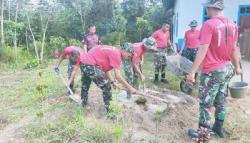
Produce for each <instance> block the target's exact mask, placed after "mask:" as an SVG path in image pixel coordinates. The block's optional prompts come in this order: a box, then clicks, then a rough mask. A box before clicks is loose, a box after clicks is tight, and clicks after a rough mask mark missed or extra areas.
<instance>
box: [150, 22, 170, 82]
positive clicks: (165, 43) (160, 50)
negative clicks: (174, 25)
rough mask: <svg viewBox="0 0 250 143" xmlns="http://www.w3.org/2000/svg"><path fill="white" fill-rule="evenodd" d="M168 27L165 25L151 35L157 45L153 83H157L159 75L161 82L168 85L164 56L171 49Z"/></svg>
mask: <svg viewBox="0 0 250 143" xmlns="http://www.w3.org/2000/svg"><path fill="white" fill-rule="evenodd" d="M169 29H170V25H169V24H167V23H165V24H163V25H162V28H161V29H159V30H157V31H155V32H154V33H153V34H152V37H153V38H154V39H155V40H156V43H157V52H156V53H155V55H154V64H155V80H154V82H155V83H158V80H159V75H161V81H162V82H164V83H168V81H167V79H166V75H165V74H166V73H165V72H166V56H167V53H168V50H169V47H171V41H170V32H169Z"/></svg>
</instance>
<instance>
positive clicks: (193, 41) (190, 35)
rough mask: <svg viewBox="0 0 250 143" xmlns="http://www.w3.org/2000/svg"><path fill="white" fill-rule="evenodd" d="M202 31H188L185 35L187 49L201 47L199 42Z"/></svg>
mask: <svg viewBox="0 0 250 143" xmlns="http://www.w3.org/2000/svg"><path fill="white" fill-rule="evenodd" d="M199 36H200V31H199V30H194V31H193V30H188V31H187V32H186V33H185V43H186V47H187V48H191V49H193V48H198V47H199V45H200V41H199Z"/></svg>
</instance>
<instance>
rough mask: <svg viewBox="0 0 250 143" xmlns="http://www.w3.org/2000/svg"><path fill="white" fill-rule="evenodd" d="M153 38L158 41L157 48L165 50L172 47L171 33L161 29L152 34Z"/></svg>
mask: <svg viewBox="0 0 250 143" xmlns="http://www.w3.org/2000/svg"><path fill="white" fill-rule="evenodd" d="M152 37H154V38H155V40H156V44H157V48H160V49H164V48H167V47H168V46H169V45H170V33H169V31H166V32H164V31H163V30H162V29H159V30H157V31H155V32H154V33H153V34H152Z"/></svg>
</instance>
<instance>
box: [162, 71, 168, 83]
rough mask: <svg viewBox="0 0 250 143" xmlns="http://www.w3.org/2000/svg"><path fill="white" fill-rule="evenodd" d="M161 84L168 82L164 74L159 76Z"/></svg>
mask: <svg viewBox="0 0 250 143" xmlns="http://www.w3.org/2000/svg"><path fill="white" fill-rule="evenodd" d="M161 82H163V83H168V80H167V79H166V74H165V73H162V74H161Z"/></svg>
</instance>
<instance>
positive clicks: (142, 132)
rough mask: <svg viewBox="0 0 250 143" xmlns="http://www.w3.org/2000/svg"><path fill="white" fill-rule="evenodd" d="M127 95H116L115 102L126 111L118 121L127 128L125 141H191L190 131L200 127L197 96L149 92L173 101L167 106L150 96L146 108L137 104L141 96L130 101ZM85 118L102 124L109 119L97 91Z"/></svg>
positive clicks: (91, 96)
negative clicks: (188, 131) (188, 134)
mask: <svg viewBox="0 0 250 143" xmlns="http://www.w3.org/2000/svg"><path fill="white" fill-rule="evenodd" d="M93 89H94V90H93ZM124 93H126V92H122V93H120V94H118V95H114V96H113V100H115V101H117V102H118V104H119V106H120V107H121V108H122V115H119V117H118V120H120V121H122V122H123V123H124V126H125V136H124V142H129V141H133V142H136V141H141V140H145V141H149V140H152V139H163V140H165V141H166V139H174V140H178V141H181V142H188V141H190V139H189V138H188V137H187V133H186V131H187V129H188V128H190V127H196V126H197V122H198V121H197V120H198V117H197V116H198V114H197V112H198V104H197V102H196V100H195V99H194V98H193V97H191V96H188V95H184V94H181V93H180V94H178V93H175V95H174V94H173V93H172V91H168V90H164V91H156V90H147V94H150V95H154V96H157V97H160V98H162V99H165V100H167V101H169V102H168V103H163V102H161V101H157V100H155V99H152V98H149V97H147V98H146V99H147V102H146V105H145V106H144V105H137V104H136V100H137V99H138V98H139V97H140V96H139V95H134V96H132V98H131V99H130V100H128V99H127V98H126V97H125V94H124ZM177 94H178V95H177ZM85 116H86V118H90V119H93V117H94V118H95V119H96V120H97V121H98V120H100V121H102V122H103V121H104V120H106V111H105V108H104V105H103V99H102V94H101V91H100V90H96V88H92V89H91V90H90V96H89V103H88V111H87V112H86V115H85Z"/></svg>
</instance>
